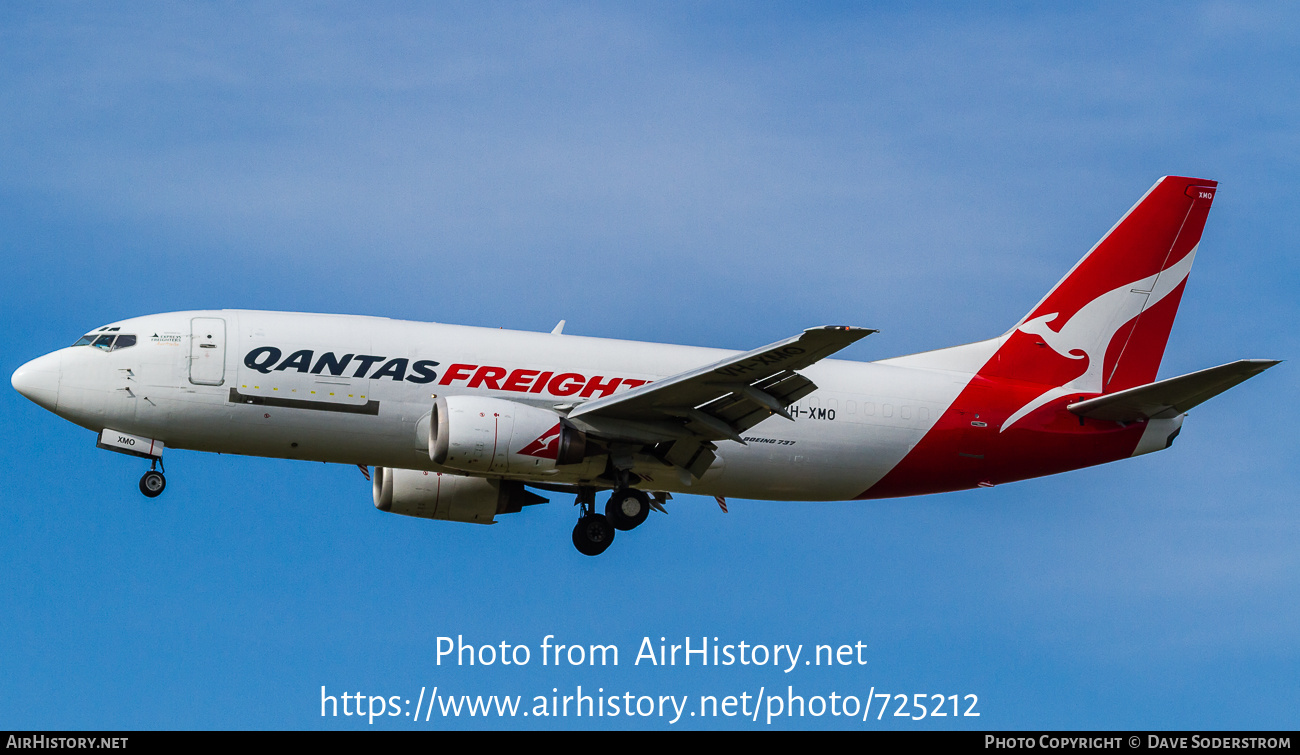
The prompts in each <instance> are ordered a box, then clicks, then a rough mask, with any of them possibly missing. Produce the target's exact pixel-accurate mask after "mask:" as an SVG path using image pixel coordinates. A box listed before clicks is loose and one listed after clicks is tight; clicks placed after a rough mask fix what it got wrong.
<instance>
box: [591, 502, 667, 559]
mask: <svg viewBox="0 0 1300 755" xmlns="http://www.w3.org/2000/svg"><path fill="white" fill-rule="evenodd" d="M576 503H577V505H578V506H579V507H580V509H579V515H578V523H577V525H575V526H574V528H573V547H575V548H577V549H578V552H579V553H581V554H583V555H584V556H599V555H600V554H602V553H604V552H605V549H606V548H608V547H609V545H610V543H612V542H614V535H615V534H616V533H617V531H618V530H624V531H626V530H630V529H634V528H636V527H637V526H638V525H639V524H641V523H642V522H644V521H645V520H646V517H647V516H649V515H650V508H651V504H650V496H649V495H647V494H646V493H644V492H642V491H640V490H636V489H634V488H619V489H618V490H615V491H614V493H613V495H611V496H610V497H609V502H608V503H606V504H605V513H604V514H597V513H596V512H595V508H596V491H595V489H594V488H583V489H582V490H581V491H580V492H579V493H578V500H577V501H576ZM661 510H662V509H661Z"/></svg>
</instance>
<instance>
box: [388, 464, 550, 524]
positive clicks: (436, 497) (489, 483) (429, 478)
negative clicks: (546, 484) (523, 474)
mask: <svg viewBox="0 0 1300 755" xmlns="http://www.w3.org/2000/svg"><path fill="white" fill-rule="evenodd" d="M373 485H374V497H375V508H377V509H379V510H380V511H388V512H392V513H394V514H403V515H405V516H418V517H423V518H425V519H447V520H450V521H453V522H470V523H474V524H492V521H493V517H495V516H496V515H497V514H513V513H515V512H517V511H519V510H520V509H521V508H523V507H524V506H531V505H533V504H535V503H546V499H545V498H543V497H541V496H540V495H537V494H536V493H530V492H529V491H527V490H525V489H524V485H523V483H521V482H515V481H511V480H487V479H483V478H481V477H464V476H462V475H457V474H447V473H442V472H423V471H420V470H418V469H390V468H387V467H375V474H374V477H373Z"/></svg>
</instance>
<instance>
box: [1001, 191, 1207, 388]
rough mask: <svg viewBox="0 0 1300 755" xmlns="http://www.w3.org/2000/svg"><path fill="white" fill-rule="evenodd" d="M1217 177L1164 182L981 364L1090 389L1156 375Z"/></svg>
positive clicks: (1129, 383)
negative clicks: (989, 360) (987, 360)
mask: <svg viewBox="0 0 1300 755" xmlns="http://www.w3.org/2000/svg"><path fill="white" fill-rule="evenodd" d="M1217 186H1218V183H1217V182H1215V181H1207V180H1204V179H1199V178H1184V177H1178V176H1166V177H1164V178H1162V179H1160V180H1159V181H1157V182H1156V184H1155V186H1152V187H1151V189H1150V190H1149V191H1148V192H1147V193H1146V195H1145V196H1143V197H1142V199H1140V200H1138V203H1137V204H1136V205H1134V206H1133V208H1132V209H1130V210H1129V211H1128V213H1126V214H1125V215H1124V217H1123V218H1121V219H1120V221H1119V222H1118V223H1116V224H1115V227H1114V228H1112V229H1111V230H1110V232H1109V233H1107V234H1106V235H1105V236H1104V237H1103V238H1102V239H1101V241H1099V242H1097V245H1096V246H1094V247H1093V248H1092V250H1091V251H1089V252H1088V254H1087V255H1085V256H1084V258H1083V259H1082V260H1080V261H1079V263H1078V264H1077V265H1075V266H1074V269H1072V270H1071V271H1070V272H1069V273H1068V274H1066V276H1065V278H1063V279H1062V280H1061V282H1060V283H1057V284H1056V287H1055V288H1053V289H1052V290H1051V292H1050V293H1048V294H1047V296H1046V297H1044V298H1043V300H1042V301H1041V302H1039V303H1038V306H1036V307H1034V308H1033V310H1031V311H1030V312H1029V314H1027V315H1025V317H1024V319H1022V320H1021V321H1020V322H1019V323H1018V324H1017V325H1016V327H1015V328H1014V329H1013V330H1012V331H1011V333H1010V335H1009V336H1008V337H1007V340H1006V342H1005V343H1004V344H1003V345H1002V347H1001V348H1000V349H998V352H997V355H996V356H995V357H994V358H993V360H992V361H991V362H990V363H989V364H988V365H987V366H986V367H985V369H983V370H981V374H983V375H986V376H989V377H1006V378H1014V379H1018V380H1030V381H1033V382H1037V383H1044V384H1048V385H1058V386H1063V385H1066V384H1070V385H1072V386H1073V390H1075V391H1079V392H1084V393H1103V392H1113V391H1118V390H1123V389H1125V388H1132V387H1134V386H1138V385H1143V384H1145V383H1149V382H1151V381H1152V380H1154V379H1155V376H1156V371H1157V370H1158V369H1159V367H1160V359H1161V357H1162V356H1164V351H1165V343H1166V341H1168V339H1169V330H1170V328H1171V327H1172V326H1173V322H1174V315H1175V314H1176V313H1177V311H1178V302H1179V300H1180V299H1181V298H1182V294H1183V287H1184V285H1185V283H1186V280H1187V274H1188V273H1189V272H1190V271H1191V266H1192V260H1193V258H1194V257H1195V255H1196V246H1197V244H1198V243H1200V240H1201V230H1202V229H1203V228H1204V227H1205V218H1206V214H1207V213H1208V212H1209V210H1210V204H1211V202H1212V201H1213V200H1214V192H1215V188H1216V187H1217Z"/></svg>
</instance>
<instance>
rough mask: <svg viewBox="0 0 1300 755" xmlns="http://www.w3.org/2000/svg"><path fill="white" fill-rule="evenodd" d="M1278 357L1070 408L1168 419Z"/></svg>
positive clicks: (1105, 415) (1125, 418) (1111, 416)
mask: <svg viewBox="0 0 1300 755" xmlns="http://www.w3.org/2000/svg"><path fill="white" fill-rule="evenodd" d="M1278 361H1279V360H1276V359H1242V360H1239V361H1236V362H1230V363H1228V364H1221V365H1219V366H1218V367H1211V368H1209V369H1208V370H1200V371H1199V372H1193V373H1190V374H1187V375H1180V376H1178V377H1175V378H1169V379H1168V380H1161V381H1159V382H1156V383H1148V384H1147V385H1140V386H1138V387H1137V388H1129V389H1128V390H1126V391H1119V392H1118V393H1110V394H1107V395H1105V396H1098V397H1097V398H1090V399H1088V400H1087V401H1080V402H1078V403H1077V404H1070V405H1069V406H1068V407H1067V408H1068V409H1069V410H1070V411H1072V412H1074V413H1075V414H1078V415H1079V416H1081V417H1090V418H1092V419H1104V420H1113V421H1116V422H1134V421H1137V420H1139V419H1168V418H1171V417H1176V416H1178V415H1179V414H1183V413H1185V412H1187V411H1188V410H1189V409H1191V408H1192V407H1194V406H1197V405H1199V404H1201V403H1202V402H1204V401H1208V400H1210V399H1212V398H1214V397H1215V396H1217V395H1219V394H1220V393H1223V392H1224V391H1226V390H1228V389H1229V388H1231V387H1232V386H1234V385H1236V384H1238V383H1242V382H1245V381H1246V380H1249V379H1250V378H1252V377H1254V376H1256V375H1258V374H1259V373H1261V372H1263V371H1264V370H1267V369H1268V368H1269V367H1272V366H1273V365H1275V364H1277V363H1278Z"/></svg>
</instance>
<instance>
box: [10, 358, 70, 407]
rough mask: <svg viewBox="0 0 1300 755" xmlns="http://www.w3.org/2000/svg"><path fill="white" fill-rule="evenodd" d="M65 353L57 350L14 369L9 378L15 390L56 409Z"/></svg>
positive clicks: (36, 402) (35, 401)
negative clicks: (12, 374)
mask: <svg viewBox="0 0 1300 755" xmlns="http://www.w3.org/2000/svg"><path fill="white" fill-rule="evenodd" d="M62 362H63V355H62V354H60V353H58V352H55V353H53V354H46V355H45V356H43V357H37V358H35V359H33V360H32V361H30V362H28V363H27V364H24V365H23V366H22V367H19V368H18V369H17V370H15V371H14V376H13V377H11V378H10V379H9V382H11V383H13V386H14V390H16V391H18V392H19V393H21V394H23V395H24V396H26V397H27V398H28V399H30V400H31V401H32V402H34V403H35V404H36V405H37V406H40V407H41V408H44V409H49V410H50V411H54V407H55V404H57V403H58V401H59V373H60V367H61V364H62Z"/></svg>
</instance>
